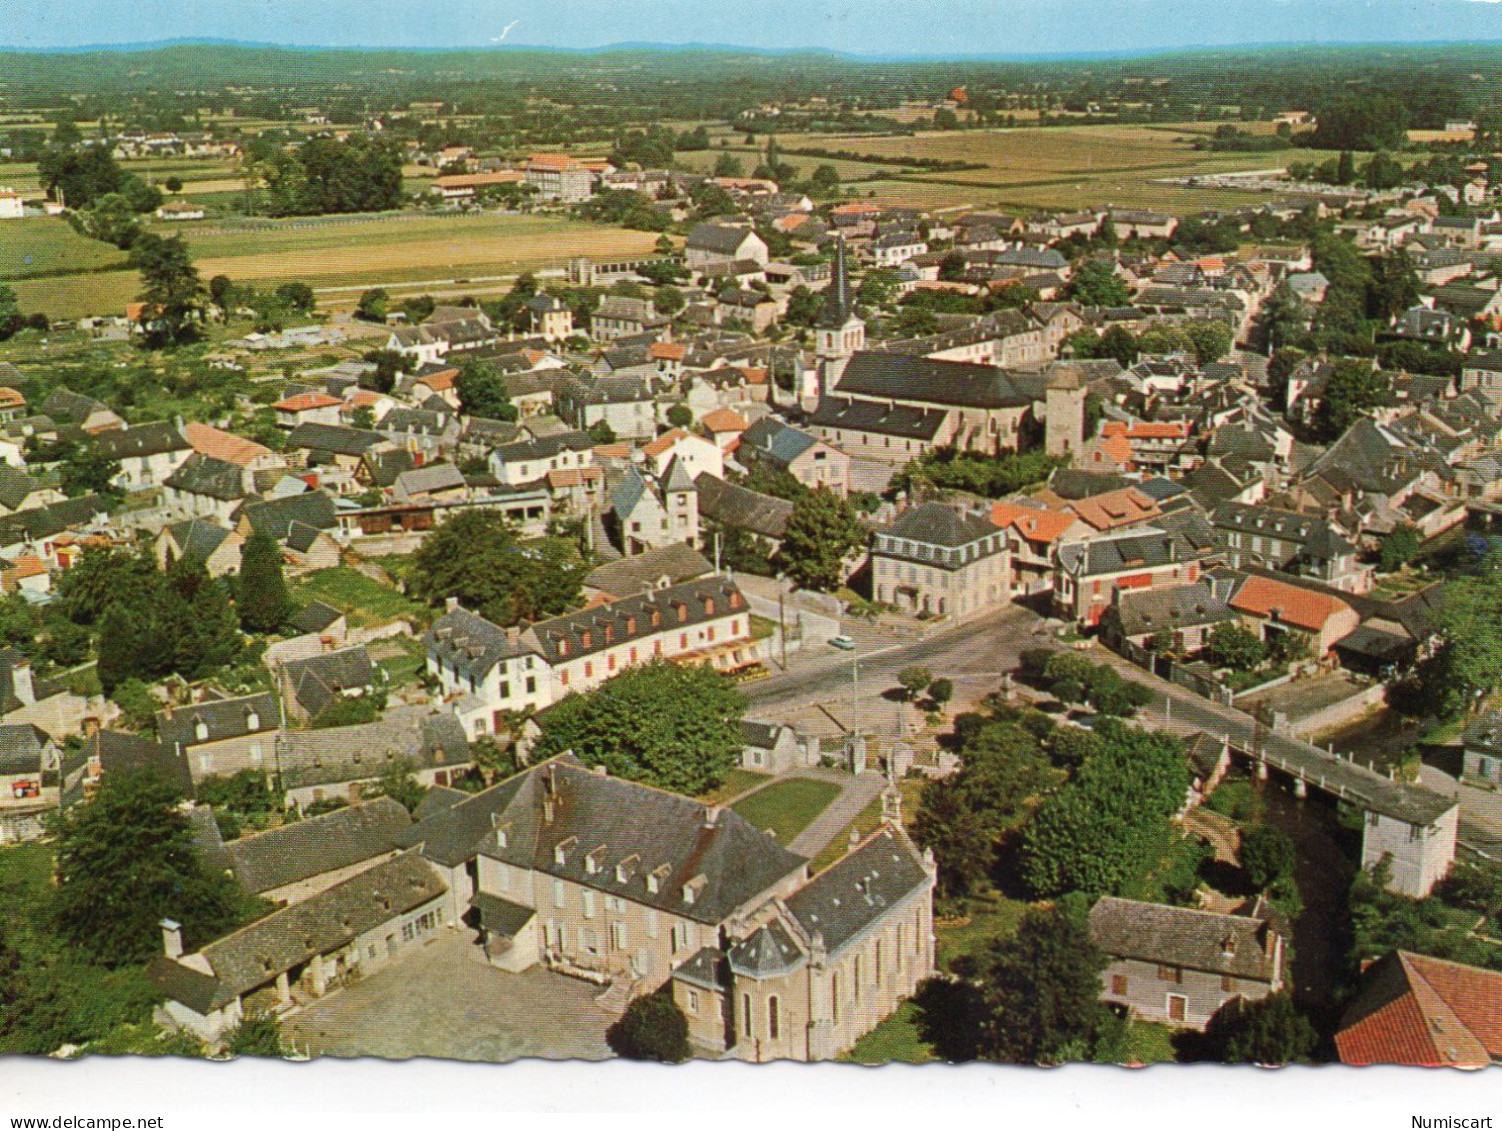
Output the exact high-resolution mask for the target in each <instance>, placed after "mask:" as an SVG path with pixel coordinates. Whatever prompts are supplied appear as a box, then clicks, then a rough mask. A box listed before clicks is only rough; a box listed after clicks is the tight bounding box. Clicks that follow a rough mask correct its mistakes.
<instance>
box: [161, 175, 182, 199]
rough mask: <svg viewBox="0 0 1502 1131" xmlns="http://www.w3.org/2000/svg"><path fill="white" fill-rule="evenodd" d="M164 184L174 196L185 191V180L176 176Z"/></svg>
mask: <svg viewBox="0 0 1502 1131" xmlns="http://www.w3.org/2000/svg"><path fill="white" fill-rule="evenodd" d="M162 184H163V185H164V186H166V189H167V191H168V192H170V193H172V194H173V195H174V196H175V195H176V194H177V193H180V192H182V191H183V179H182V178H181V177H179V176H177V175H176V174H174V175H172V176H170V177H168V178H167V179H166V180H165V181H163V182H162Z"/></svg>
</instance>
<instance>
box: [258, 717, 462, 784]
mask: <svg viewBox="0 0 1502 1131" xmlns="http://www.w3.org/2000/svg"><path fill="white" fill-rule="evenodd" d="M276 750H277V754H276V757H277V766H278V769H279V772H280V774H281V781H282V788H284V789H306V788H310V787H313V786H320V785H336V784H340V785H342V784H344V783H346V782H353V781H368V780H370V779H372V778H378V777H380V776H381V774H383V773H384V772H385V771H386V770H387V769H388V768H389V767H390V766H391V765H392V764H394V763H397V762H402V761H405V762H409V763H410V764H411V766H412V768H413V769H414V770H426V769H434V768H443V767H451V766H463V765H467V764H468V763H469V762H470V761H472V758H471V755H470V749H469V740H468V738H466V737H465V734H464V724H462V723H461V722H460V721H459V719H458V717H457V716H455V715H454V713H453V712H452V711H431V710H429V709H428V708H426V707H395V708H392V709H391V710H389V711H387V712H386V713H385V715H383V716H382V717H381V718H379V719H377V720H376V721H375V722H370V723H357V724H355V725H354V726H343V727H319V728H315V729H313V730H298V731H288V732H287V733H285V734H283V735H281V736H280V737H279V738H278V739H277V746H276ZM466 796H467V795H466Z"/></svg>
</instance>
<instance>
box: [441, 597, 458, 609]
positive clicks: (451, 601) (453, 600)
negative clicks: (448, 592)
mask: <svg viewBox="0 0 1502 1131" xmlns="http://www.w3.org/2000/svg"><path fill="white" fill-rule="evenodd" d="M443 607H444V609H445V610H447V611H448V612H453V611H454V610H455V609H457V608H458V607H459V598H458V597H447V598H445V599H444V602H443Z"/></svg>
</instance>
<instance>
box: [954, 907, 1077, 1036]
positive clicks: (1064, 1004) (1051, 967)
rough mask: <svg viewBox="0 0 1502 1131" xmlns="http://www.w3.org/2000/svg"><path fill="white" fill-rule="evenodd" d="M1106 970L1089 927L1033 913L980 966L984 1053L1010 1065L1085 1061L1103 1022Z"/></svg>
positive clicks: (1054, 913)
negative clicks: (1102, 984)
mask: <svg viewBox="0 0 1502 1131" xmlns="http://www.w3.org/2000/svg"><path fill="white" fill-rule="evenodd" d="M1106 965H1107V959H1106V956H1105V955H1104V954H1102V953H1101V951H1100V950H1099V949H1098V948H1097V947H1096V946H1095V944H1094V943H1093V942H1092V941H1091V939H1090V933H1089V930H1088V929H1087V928H1086V927H1085V925H1084V924H1082V923H1080V922H1078V921H1076V920H1075V919H1073V918H1071V917H1070V916H1068V915H1067V914H1065V913H1064V912H1063V911H1061V910H1059V909H1058V908H1052V909H1049V910H1046V911H1045V910H1033V911H1029V912H1028V913H1027V914H1026V915H1024V916H1023V918H1022V922H1021V923H1020V924H1019V925H1018V927H1017V933H1016V934H1015V935H1013V936H1012V937H1011V938H1009V939H998V940H995V941H993V942H992V943H991V945H990V947H989V948H988V949H987V950H986V951H985V952H984V953H983V954H982V955H981V957H980V958H979V960H978V961H977V963H976V971H975V978H976V981H977V982H978V984H979V986H980V991H981V998H982V1001H983V1002H984V1003H985V1009H986V1013H987V1015H988V1016H987V1018H986V1023H985V1026H984V1028H983V1031H982V1036H981V1048H980V1055H981V1056H982V1057H983V1058H984V1059H986V1060H998V1061H1003V1062H1007V1063H1013V1064H1058V1063H1060V1062H1062V1061H1065V1060H1083V1059H1086V1058H1087V1057H1088V1056H1089V1055H1090V1051H1091V1045H1092V1044H1093V1042H1094V1040H1095V1037H1096V1034H1097V1032H1098V1030H1099V1029H1100V1027H1101V1025H1102V1023H1103V1021H1104V1019H1105V1016H1106V1011H1105V1007H1104V1006H1102V1005H1101V1004H1100V975H1101V972H1102V971H1103V970H1105V968H1106Z"/></svg>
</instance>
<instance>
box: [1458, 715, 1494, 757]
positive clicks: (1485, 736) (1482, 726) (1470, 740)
mask: <svg viewBox="0 0 1502 1131" xmlns="http://www.w3.org/2000/svg"><path fill="white" fill-rule="evenodd" d="M1461 741H1462V743H1463V744H1464V745H1465V748H1466V749H1467V750H1480V751H1483V752H1487V753H1491V752H1496V753H1499V754H1502V711H1483V712H1482V713H1481V714H1480V715H1478V716H1477V717H1476V719H1475V720H1474V721H1473V722H1472V723H1471V724H1470V725H1469V726H1467V727H1466V728H1465V735H1464V736H1463V738H1462V739H1461Z"/></svg>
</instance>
